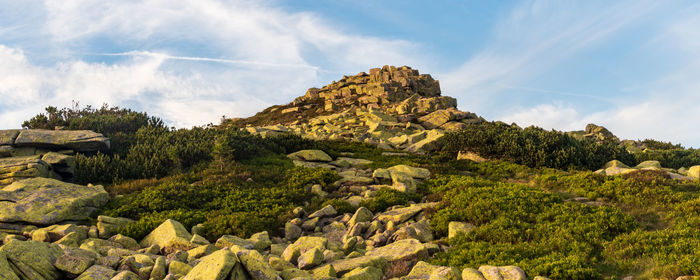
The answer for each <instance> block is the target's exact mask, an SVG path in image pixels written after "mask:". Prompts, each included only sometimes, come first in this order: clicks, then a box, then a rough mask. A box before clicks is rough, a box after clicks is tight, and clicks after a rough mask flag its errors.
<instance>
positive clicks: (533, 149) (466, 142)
mask: <svg viewBox="0 0 700 280" xmlns="http://www.w3.org/2000/svg"><path fill="white" fill-rule="evenodd" d="M440 146H441V147H442V148H441V150H442V152H443V153H446V154H448V155H449V156H450V157H453V158H454V157H456V156H457V153H459V152H460V151H469V152H475V153H477V154H479V155H481V156H483V157H486V158H491V159H504V160H509V161H512V162H515V163H518V164H522V165H526V166H530V167H551V168H558V169H569V168H586V169H589V170H596V169H598V168H600V167H601V166H603V165H604V164H605V163H606V162H607V161H610V160H613V159H617V160H620V161H622V162H624V163H627V164H636V161H635V159H634V157H633V156H632V155H631V154H630V153H628V152H627V151H626V150H625V149H624V148H623V147H621V146H619V145H618V144H617V143H615V142H611V141H608V142H602V143H597V142H595V141H593V140H589V139H582V140H578V139H576V138H574V137H573V136H570V135H567V134H565V133H561V132H558V131H547V130H544V129H542V128H538V127H527V128H525V129H522V128H519V127H517V126H515V125H507V124H504V123H499V122H485V123H481V124H471V125H468V126H467V127H466V128H465V129H463V130H460V131H458V132H452V133H448V134H447V135H445V137H443V138H442V139H441V141H440Z"/></svg>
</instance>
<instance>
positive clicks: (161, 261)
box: [149, 256, 167, 280]
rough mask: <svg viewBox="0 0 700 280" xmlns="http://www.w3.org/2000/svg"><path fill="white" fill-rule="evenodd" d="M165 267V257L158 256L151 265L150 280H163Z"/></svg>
mask: <svg viewBox="0 0 700 280" xmlns="http://www.w3.org/2000/svg"><path fill="white" fill-rule="evenodd" d="M166 269H167V266H166V264H165V257H164V256H159V257H157V258H156V261H155V263H154V264H153V270H151V275H150V276H151V277H149V279H150V280H163V278H165V273H166Z"/></svg>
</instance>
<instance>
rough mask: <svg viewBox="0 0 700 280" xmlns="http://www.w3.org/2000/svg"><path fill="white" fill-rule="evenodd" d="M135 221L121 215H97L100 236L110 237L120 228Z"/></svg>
mask: <svg viewBox="0 0 700 280" xmlns="http://www.w3.org/2000/svg"><path fill="white" fill-rule="evenodd" d="M133 222H135V221H134V220H132V219H127V218H121V217H117V218H114V217H109V216H103V215H100V216H97V232H98V236H99V237H100V238H110V237H111V236H112V235H114V234H115V233H117V232H118V230H119V228H121V227H124V226H126V225H128V224H130V223H133Z"/></svg>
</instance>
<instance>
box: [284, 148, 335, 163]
mask: <svg viewBox="0 0 700 280" xmlns="http://www.w3.org/2000/svg"><path fill="white" fill-rule="evenodd" d="M287 157H289V158H291V159H293V160H301V161H320V162H330V161H332V160H333V159H332V158H331V157H330V156H329V155H328V154H326V153H325V152H324V151H321V150H301V151H297V152H294V153H291V154H289V155H287Z"/></svg>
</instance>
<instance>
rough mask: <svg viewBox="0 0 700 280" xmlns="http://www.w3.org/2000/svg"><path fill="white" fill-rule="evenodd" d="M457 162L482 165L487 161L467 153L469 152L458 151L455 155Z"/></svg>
mask: <svg viewBox="0 0 700 280" xmlns="http://www.w3.org/2000/svg"><path fill="white" fill-rule="evenodd" d="M457 160H471V161H473V162H476V163H482V162H486V161H488V159H485V158H483V157H481V156H480V155H479V154H477V153H475V152H469V151H464V152H462V151H460V152H459V153H457Z"/></svg>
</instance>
